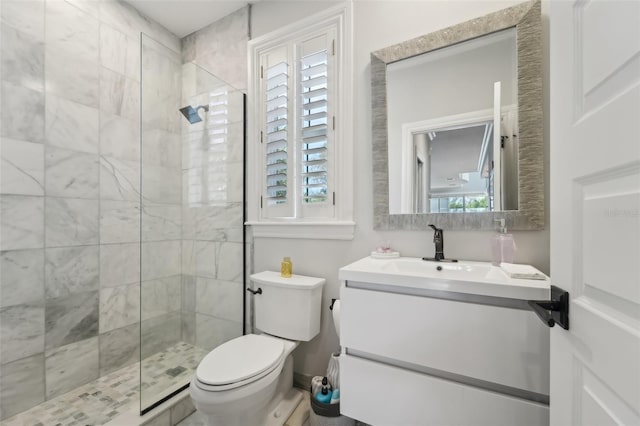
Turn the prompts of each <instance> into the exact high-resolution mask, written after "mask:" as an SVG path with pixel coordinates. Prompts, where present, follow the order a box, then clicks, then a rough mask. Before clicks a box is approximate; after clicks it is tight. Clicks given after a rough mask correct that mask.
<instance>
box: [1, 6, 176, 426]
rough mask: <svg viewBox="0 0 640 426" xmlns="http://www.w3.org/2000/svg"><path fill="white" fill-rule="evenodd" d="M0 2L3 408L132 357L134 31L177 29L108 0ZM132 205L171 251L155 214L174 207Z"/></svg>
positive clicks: (48, 394)
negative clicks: (164, 27) (169, 27)
mask: <svg viewBox="0 0 640 426" xmlns="http://www.w3.org/2000/svg"><path fill="white" fill-rule="evenodd" d="M0 15H1V31H2V45H1V53H0V57H1V70H0V71H1V76H2V82H1V98H2V101H1V102H2V104H1V107H2V115H1V129H0V136H1V138H2V139H1V156H2V172H1V173H2V174H1V177H0V178H1V180H0V192H1V196H0V209H1V211H0V213H1V216H2V218H1V224H0V232H1V239H0V250H1V252H0V262H1V264H0V268H1V273H2V279H1V280H0V291H1V297H0V382H1V386H0V419H3V418H7V417H10V416H12V415H13V414H16V413H18V412H21V411H23V410H25V409H28V408H29V407H31V406H34V405H36V404H38V403H40V402H42V401H44V400H46V399H49V398H52V397H55V396H57V395H60V394H62V393H65V392H67V391H69V390H71V389H73V388H75V387H77V386H79V385H82V384H83V383H86V382H88V381H90V380H93V379H95V378H97V377H98V376H99V375H102V374H106V373H109V372H111V371H114V370H115V369H118V368H120V367H123V366H125V365H128V364H130V363H133V362H135V361H137V360H138V356H139V355H138V354H139V351H140V347H139V332H138V330H139V327H140V324H139V318H140V317H139V312H140V296H139V295H140V292H139V286H140V284H139V264H140V262H139V260H140V253H139V238H140V230H139V220H138V215H139V209H140V206H139V201H138V200H139V191H140V183H139V182H140V179H139V172H140V170H139V159H140V150H139V143H138V131H139V130H138V128H139V126H138V111H139V93H138V90H139V84H140V83H139V80H140V62H139V51H140V47H139V46H140V41H139V33H140V31H144V32H145V33H147V34H150V35H152V37H154V38H155V39H157V40H159V41H160V42H161V43H163V44H164V45H166V46H168V47H170V48H171V49H172V50H174V51H175V52H180V42H179V40H178V39H177V38H176V37H175V36H173V35H172V34H171V33H169V32H168V31H166V30H164V29H163V28H162V27H160V26H159V25H157V24H156V23H154V22H152V21H150V20H148V19H146V18H145V17H143V16H141V15H139V14H138V13H137V12H136V11H135V10H134V9H132V8H130V7H129V6H127V5H126V4H123V3H120V2H118V1H115V0H101V1H86V0H84V1H83V0H69V1H62V0H46V1H44V0H20V1H11V0H2V2H1V5H0ZM178 90H179V89H178ZM178 96H179V95H178ZM164 136H165V135H164V134H161V132H160V130H158V138H159V140H160V139H161V138H162V137H164ZM167 137H169V138H170V137H171V136H167ZM160 143H161V144H162V143H164V142H160ZM169 145H170V144H169V143H167V146H169ZM174 145H175V144H174ZM174 148H175V146H174ZM178 149H179V148H178ZM158 155H160V153H158ZM172 155H173V154H169V156H172ZM152 170H153V169H152ZM150 173H156V174H158V175H161V174H162V173H163V170H162V169H161V167H158V168H157V169H156V170H153V171H151V172H150ZM178 176H179V174H178ZM178 180H179V178H178ZM175 191H176V192H177V193H176V194H173V195H175V199H174V201H175V202H176V204H179V203H180V195H179V191H180V188H179V185H178V187H177V188H175ZM156 195H158V196H164V195H165V194H163V193H161V192H159V193H158V194H156ZM143 210H144V213H145V215H146V216H147V220H146V222H145V223H146V225H145V226H149V227H150V228H153V229H158V228H160V227H162V228H163V232H167V233H170V232H173V233H174V234H173V235H171V236H167V235H166V234H163V235H161V238H166V239H168V240H170V241H163V242H158V243H148V244H143V251H144V253H143V256H144V255H148V256H149V257H153V256H154V255H155V253H157V252H163V253H164V251H165V250H166V251H167V252H171V251H172V252H173V253H174V254H175V256H176V257H175V259H179V258H180V257H179V250H180V241H179V240H180V235H179V233H180V225H179V224H177V223H176V225H175V226H174V227H173V231H171V229H170V227H169V226H165V225H166V224H167V223H175V222H176V220H174V219H175V217H177V216H179V215H180V211H179V210H180V208H179V207H177V206H176V205H175V204H174V205H172V206H169V207H167V206H164V205H162V206H160V205H158V206H156V205H155V204H153V203H149V205H145V206H144V209H143ZM167 218H168V219H167ZM151 233H152V229H149V234H151ZM149 234H147V235H149ZM176 241H177V242H176ZM173 266H175V267H176V268H179V267H180V265H179V261H178V262H177V265H175V263H174V264H173ZM178 270H179V269H178ZM143 272H145V271H143ZM167 272H168V273H170V275H169V276H173V277H175V275H176V274H175V270H171V271H167ZM145 277H146V278H148V279H149V280H156V279H158V280H162V279H164V277H159V276H150V275H149V274H147V275H145ZM143 285H146V281H145V282H144V283H143ZM168 287H171V286H170V285H168ZM174 287H175V285H174V286H173V287H171V288H174ZM174 292H175V291H174ZM172 300H174V301H175V298H173V299H172ZM155 313H156V312H155V311H154V312H145V313H144V314H145V315H147V316H148V317H149V318H151V317H152V316H154V315H155ZM145 318H146V317H145Z"/></svg>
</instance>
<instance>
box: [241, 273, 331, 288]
mask: <svg viewBox="0 0 640 426" xmlns="http://www.w3.org/2000/svg"><path fill="white" fill-rule="evenodd" d="M250 278H251V281H253V282H254V283H256V284H263V285H271V286H274V287H289V288H291V287H293V288H297V289H300V290H311V289H313V288H316V287H320V286H322V285H324V283H325V282H326V280H325V279H324V278H316V277H306V276H304V275H295V274H293V275H291V278H284V277H282V276H281V275H280V272H273V271H263V272H258V273H257V274H253V275H251V277H250Z"/></svg>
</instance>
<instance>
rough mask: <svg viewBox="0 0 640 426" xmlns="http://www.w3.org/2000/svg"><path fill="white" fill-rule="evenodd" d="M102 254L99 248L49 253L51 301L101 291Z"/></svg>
mask: <svg viewBox="0 0 640 426" xmlns="http://www.w3.org/2000/svg"><path fill="white" fill-rule="evenodd" d="M99 253H100V250H99V247H98V246H97V245H93V246H80V247H61V248H48V249H46V255H45V259H46V263H45V271H46V285H45V291H46V295H47V298H56V297H63V296H68V295H70V294H73V293H78V292H86V291H95V290H98V289H99V287H100V256H99Z"/></svg>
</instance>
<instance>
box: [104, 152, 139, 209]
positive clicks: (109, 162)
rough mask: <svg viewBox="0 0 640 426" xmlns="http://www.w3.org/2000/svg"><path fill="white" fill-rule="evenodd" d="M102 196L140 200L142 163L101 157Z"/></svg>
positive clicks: (113, 198) (109, 198) (110, 198)
mask: <svg viewBox="0 0 640 426" xmlns="http://www.w3.org/2000/svg"><path fill="white" fill-rule="evenodd" d="M100 198H101V199H103V200H128V201H139V200H140V164H139V163H138V162H137V161H127V160H119V159H117V158H113V157H104V156H103V157H101V158H100Z"/></svg>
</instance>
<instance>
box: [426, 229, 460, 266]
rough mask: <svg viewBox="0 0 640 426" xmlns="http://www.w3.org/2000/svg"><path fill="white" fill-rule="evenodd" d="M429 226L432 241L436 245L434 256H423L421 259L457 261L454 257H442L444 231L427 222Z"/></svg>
mask: <svg viewBox="0 0 640 426" xmlns="http://www.w3.org/2000/svg"><path fill="white" fill-rule="evenodd" d="M429 227H431V229H433V243H434V244H435V245H436V253H435V257H423V258H422V260H431V261H435V262H457V260H455V259H445V258H444V231H443V230H442V229H441V228H436V226H435V225H433V224H429Z"/></svg>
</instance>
